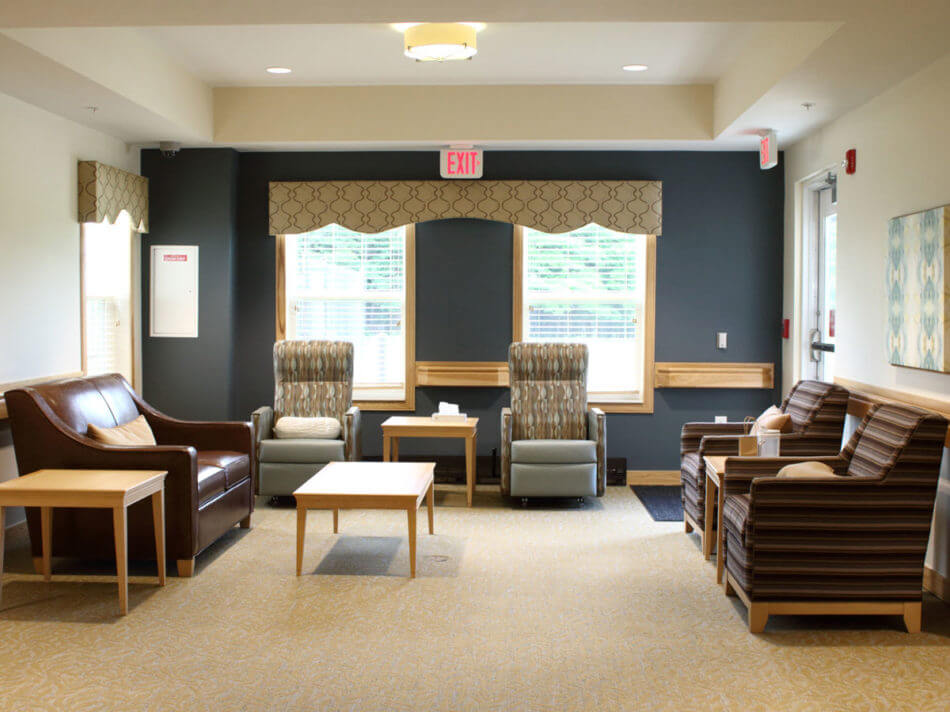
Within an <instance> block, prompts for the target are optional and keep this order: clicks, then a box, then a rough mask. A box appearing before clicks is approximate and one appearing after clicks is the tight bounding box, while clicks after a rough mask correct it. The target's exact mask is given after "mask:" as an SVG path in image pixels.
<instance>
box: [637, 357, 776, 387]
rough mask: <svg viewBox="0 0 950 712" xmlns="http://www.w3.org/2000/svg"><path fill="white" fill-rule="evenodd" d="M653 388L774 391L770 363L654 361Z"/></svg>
mask: <svg viewBox="0 0 950 712" xmlns="http://www.w3.org/2000/svg"><path fill="white" fill-rule="evenodd" d="M656 387H657V388H774V387H775V364H772V363H697V362H686V361H682V362H666V363H661V362H658V363H657V364H656Z"/></svg>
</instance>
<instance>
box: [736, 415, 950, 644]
mask: <svg viewBox="0 0 950 712" xmlns="http://www.w3.org/2000/svg"><path fill="white" fill-rule="evenodd" d="M946 437H947V421H946V420H945V419H944V418H942V417H940V416H939V415H936V414H933V413H928V412H926V411H923V410H918V409H916V408H911V407H908V406H900V405H894V404H887V405H879V406H877V407H876V408H874V409H872V410H871V412H869V413H868V414H867V415H866V416H865V418H864V420H863V421H862V422H861V424H860V425H859V426H858V429H857V430H856V431H855V432H854V435H853V436H852V437H851V439H850V440H849V441H848V444H847V445H846V446H845V448H844V449H843V450H842V451H841V452H840V453H839V454H838V455H837V456H835V457H824V458H803V457H777V458H761V457H730V458H727V459H726V470H725V480H724V481H725V492H726V498H725V504H724V506H723V522H724V525H725V545H724V549H725V551H724V554H725V567H726V572H725V573H726V580H725V586H726V593H727V594H730V593H736V594H738V595H739V597H740V598H741V599H742V601H743V602H744V603H745V604H746V606H748V608H749V630H750V631H751V632H753V633H759V632H762V630H764V628H765V624H766V622H767V621H768V617H769V615H782V614H788V615H822V614H838V615H841V614H849V613H851V614H862V615H876V614H880V615H902V616H903V617H904V624H905V625H906V627H907V630H908V632H911V633H914V632H917V631H919V630H920V607H921V606H920V604H921V580H922V578H923V573H924V556H925V554H926V552H927V542H928V539H929V536H930V526H931V518H932V514H933V508H934V499H935V497H936V491H937V481H938V478H939V476H940V461H941V458H942V456H943V450H944V442H945V438H946ZM803 460H817V461H819V462H823V463H825V464H826V465H828V466H829V467H831V468H832V470H833V471H834V473H835V474H834V475H825V476H811V477H807V478H791V477H789V478H780V477H775V476H774V475H775V474H776V473H778V471H779V470H780V469H781V468H782V467H784V466H785V465H788V464H791V463H795V462H801V461H803Z"/></svg>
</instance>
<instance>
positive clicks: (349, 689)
mask: <svg viewBox="0 0 950 712" xmlns="http://www.w3.org/2000/svg"><path fill="white" fill-rule="evenodd" d="M437 504H438V505H439V506H438V508H437V509H436V522H435V523H436V535H435V536H434V537H429V536H428V535H426V534H425V517H421V518H420V521H419V532H420V535H419V568H420V571H419V578H418V579H416V580H414V581H411V580H409V579H407V578H406V577H405V576H406V573H407V572H408V551H407V543H406V531H405V529H406V522H405V515H404V514H400V513H396V512H363V511H357V512H344V513H342V514H341V534H340V535H339V536H334V535H333V534H331V533H330V532H331V531H332V528H331V518H330V513H329V512H312V513H311V514H310V521H309V530H308V537H307V546H308V549H307V552H306V558H305V572H306V573H307V574H308V575H306V576H303V577H301V578H299V579H298V578H296V577H295V576H294V536H295V535H294V531H295V529H294V521H295V520H294V512H293V510H291V509H287V508H284V509H280V508H271V507H268V506H262V507H260V508H259V510H258V511H257V512H256V513H255V519H254V528H253V529H252V530H250V531H241V530H238V529H235V530H234V531H233V532H232V533H231V534H230V535H229V536H228V537H226V538H225V539H224V540H222V541H221V542H219V544H218V545H216V546H215V547H214V549H213V550H212V551H210V552H208V553H207V554H205V555H204V556H203V557H202V558H200V559H199V562H198V573H197V575H196V577H195V578H193V579H190V580H187V579H178V578H175V577H170V579H169V584H168V586H167V587H166V588H164V589H159V588H157V587H155V585H154V578H149V575H150V571H149V569H148V568H147V567H139V568H138V570H137V572H138V573H140V574H141V575H142V576H141V577H140V578H136V579H134V581H135V582H136V583H135V584H134V585H133V586H132V587H131V592H130V614H129V615H128V616H127V617H125V618H118V617H116V615H115V612H116V598H115V589H114V586H113V584H112V579H110V578H108V577H107V576H100V577H95V576H91V575H89V574H88V573H83V574H82V575H78V576H64V575H60V576H57V577H56V578H55V580H54V582H53V583H51V584H45V583H43V581H42V580H41V579H40V578H39V577H38V576H36V575H35V574H33V573H31V571H32V569H31V566H30V562H29V556H28V552H27V551H25V550H24V548H23V544H22V542H20V543H19V546H17V542H16V541H13V542H11V544H12V546H11V549H13V550H11V551H8V554H7V574H6V576H5V578H4V584H5V585H4V591H3V603H2V606H0V643H2V645H0V708H2V709H3V710H199V709H201V710H216V711H217V710H559V711H560V710H667V709H669V710H717V709H728V710H769V711H773V710H946V709H948V707H950V692H948V690H950V687H948V683H950V673H948V670H950V607H948V606H946V605H945V604H943V603H942V602H940V601H938V600H937V599H934V598H932V597H927V598H926V599H925V605H924V620H923V626H924V632H923V633H922V634H920V635H913V636H910V635H907V634H905V633H903V632H901V630H902V629H901V627H900V626H901V623H900V620H899V619H898V618H894V619H853V618H852V619H839V620H829V619H817V618H810V619H782V618H778V619H772V620H771V621H770V623H769V628H768V631H767V633H766V634H765V635H761V636H751V635H749V634H748V633H747V632H746V619H745V610H744V609H743V608H742V606H741V604H739V603H738V602H736V601H735V600H733V599H726V598H725V597H724V596H723V595H722V592H721V590H720V588H719V587H717V586H716V585H715V582H714V566H713V564H712V563H711V562H704V561H703V560H702V557H701V556H700V553H699V548H698V540H697V539H696V538H695V536H686V535H684V534H683V532H682V524H680V523H675V524H674V523H667V524H658V523H655V522H653V521H652V520H651V519H650V518H649V517H648V516H647V514H646V512H645V510H644V509H643V507H642V505H641V504H640V503H639V501H638V500H637V499H636V497H634V495H633V494H632V493H631V492H630V491H629V489H627V488H625V487H612V488H609V489H608V493H607V496H606V497H604V498H603V499H600V500H591V501H589V502H588V504H586V505H585V506H584V507H583V508H576V507H558V508H550V509H540V508H538V509H529V510H527V511H523V510H521V509H518V508H509V507H507V506H505V505H503V503H502V501H501V499H500V497H498V496H497V495H496V494H494V493H492V492H489V491H485V492H479V493H478V495H477V496H476V506H475V507H474V508H472V509H466V508H465V507H464V506H461V505H463V504H464V498H463V495H461V494H460V493H458V492H440V493H439V494H438V496H437ZM106 565H108V564H106ZM68 567H69V562H59V565H58V566H57V568H56V569H54V571H60V572H62V571H64V570H66V569H67V568H68ZM72 570H74V571H75V564H74V565H73V566H72Z"/></svg>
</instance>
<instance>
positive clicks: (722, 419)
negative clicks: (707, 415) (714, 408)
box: [716, 415, 729, 423]
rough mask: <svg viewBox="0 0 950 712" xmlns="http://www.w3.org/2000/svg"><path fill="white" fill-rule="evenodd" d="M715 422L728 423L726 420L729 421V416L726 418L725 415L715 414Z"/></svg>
mask: <svg viewBox="0 0 950 712" xmlns="http://www.w3.org/2000/svg"><path fill="white" fill-rule="evenodd" d="M716 422H717V423H728V422H729V418H728V417H727V416H725V415H717V416H716Z"/></svg>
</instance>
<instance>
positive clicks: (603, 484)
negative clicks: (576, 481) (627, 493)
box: [587, 408, 607, 497]
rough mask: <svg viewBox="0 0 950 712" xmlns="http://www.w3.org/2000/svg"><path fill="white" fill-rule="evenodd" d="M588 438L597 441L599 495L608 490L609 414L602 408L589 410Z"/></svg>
mask: <svg viewBox="0 0 950 712" xmlns="http://www.w3.org/2000/svg"><path fill="white" fill-rule="evenodd" d="M587 438H588V439H589V440H593V441H595V442H596V443H597V496H598V497H602V496H603V495H604V492H605V491H606V490H607V414H606V413H604V411H603V410H601V409H600V408H589V409H588V411H587Z"/></svg>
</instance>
